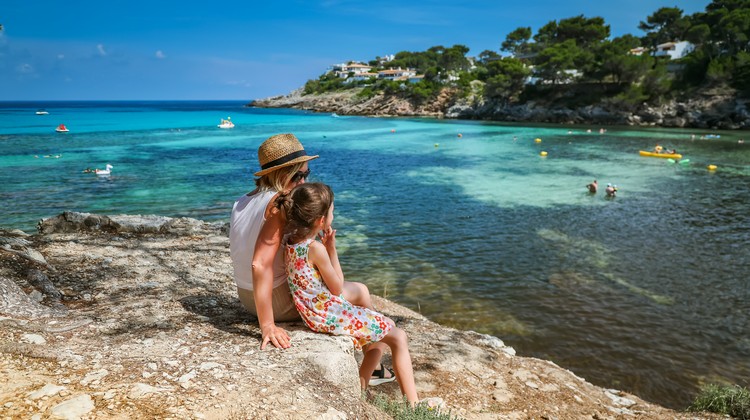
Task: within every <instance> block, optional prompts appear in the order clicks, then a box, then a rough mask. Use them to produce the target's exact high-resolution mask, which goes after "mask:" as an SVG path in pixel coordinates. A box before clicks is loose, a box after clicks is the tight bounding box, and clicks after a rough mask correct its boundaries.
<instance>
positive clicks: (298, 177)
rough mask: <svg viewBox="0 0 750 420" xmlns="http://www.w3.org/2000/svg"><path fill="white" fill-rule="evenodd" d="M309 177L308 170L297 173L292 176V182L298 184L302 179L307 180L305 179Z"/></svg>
mask: <svg viewBox="0 0 750 420" xmlns="http://www.w3.org/2000/svg"><path fill="white" fill-rule="evenodd" d="M309 176H310V170H309V169H308V170H306V171H305V172H302V171H300V172H297V173H296V174H294V175H292V182H298V181H300V180H303V179H307V177H309Z"/></svg>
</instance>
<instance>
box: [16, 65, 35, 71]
mask: <svg viewBox="0 0 750 420" xmlns="http://www.w3.org/2000/svg"><path fill="white" fill-rule="evenodd" d="M16 70H17V71H18V72H19V73H21V74H31V73H33V72H34V67H32V65H31V64H29V63H23V64H19V65H18V67H16Z"/></svg>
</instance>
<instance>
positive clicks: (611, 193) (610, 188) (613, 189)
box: [604, 184, 617, 198]
mask: <svg viewBox="0 0 750 420" xmlns="http://www.w3.org/2000/svg"><path fill="white" fill-rule="evenodd" d="M604 192H605V193H607V197H613V198H614V197H615V195H617V185H612V184H607V188H605V189H604Z"/></svg>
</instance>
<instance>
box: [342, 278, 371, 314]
mask: <svg viewBox="0 0 750 420" xmlns="http://www.w3.org/2000/svg"><path fill="white" fill-rule="evenodd" d="M343 289H344V290H343V293H342V294H343V295H344V299H346V300H348V301H349V303H351V304H352V305H356V306H361V307H363V308H367V309H373V307H372V299H370V289H368V288H367V286H366V285H364V284H363V283H357V282H353V281H345V282H344V287H343Z"/></svg>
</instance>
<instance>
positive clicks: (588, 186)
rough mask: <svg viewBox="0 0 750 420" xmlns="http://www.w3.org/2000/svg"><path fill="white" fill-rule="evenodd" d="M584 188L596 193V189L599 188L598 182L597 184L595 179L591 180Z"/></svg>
mask: <svg viewBox="0 0 750 420" xmlns="http://www.w3.org/2000/svg"><path fill="white" fill-rule="evenodd" d="M586 188H588V189H589V192H590V193H591V194H596V190H597V189H598V188H599V184H597V182H596V180H594V182H592V183H591V184H588V185H586Z"/></svg>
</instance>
